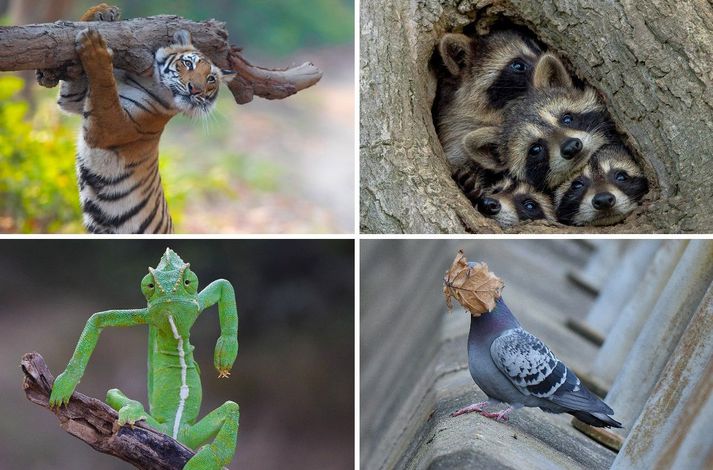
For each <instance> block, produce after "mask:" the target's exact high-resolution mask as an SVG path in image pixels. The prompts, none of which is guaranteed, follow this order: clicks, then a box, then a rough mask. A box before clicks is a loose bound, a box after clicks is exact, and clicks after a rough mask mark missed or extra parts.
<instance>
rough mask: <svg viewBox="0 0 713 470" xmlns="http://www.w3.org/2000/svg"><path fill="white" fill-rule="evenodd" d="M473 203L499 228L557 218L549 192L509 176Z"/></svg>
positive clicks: (552, 220)
mask: <svg viewBox="0 0 713 470" xmlns="http://www.w3.org/2000/svg"><path fill="white" fill-rule="evenodd" d="M475 206H476V207H477V208H478V211H479V212H480V213H481V214H483V215H484V216H485V217H488V218H491V219H494V220H495V221H496V222H497V223H498V224H500V226H501V227H512V226H513V225H517V224H520V223H522V222H525V221H528V220H546V221H548V222H555V220H556V219H555V215H554V210H553V207H552V199H551V198H550V197H549V196H548V195H546V194H544V193H542V192H539V191H537V190H536V189H535V188H534V187H532V186H531V185H529V184H527V183H525V182H523V181H517V180H516V179H515V178H512V177H511V176H507V177H505V178H503V179H502V180H501V181H500V182H499V183H498V184H495V185H493V186H491V187H490V188H488V189H486V190H485V191H484V192H483V193H482V195H481V196H480V198H479V199H478V201H477V204H475Z"/></svg>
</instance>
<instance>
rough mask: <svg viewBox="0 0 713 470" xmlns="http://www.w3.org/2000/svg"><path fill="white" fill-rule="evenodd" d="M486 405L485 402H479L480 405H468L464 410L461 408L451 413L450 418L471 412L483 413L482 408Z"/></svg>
mask: <svg viewBox="0 0 713 470" xmlns="http://www.w3.org/2000/svg"><path fill="white" fill-rule="evenodd" d="M487 404H488V402H487V401H481V402H480V403H473V404H472V405H468V406H466V407H465V408H461V409H460V410H458V411H454V412H453V413H451V416H452V417H456V416H460V415H464V414H466V413H473V412H476V413H484V411H483V407H484V406H485V405H487Z"/></svg>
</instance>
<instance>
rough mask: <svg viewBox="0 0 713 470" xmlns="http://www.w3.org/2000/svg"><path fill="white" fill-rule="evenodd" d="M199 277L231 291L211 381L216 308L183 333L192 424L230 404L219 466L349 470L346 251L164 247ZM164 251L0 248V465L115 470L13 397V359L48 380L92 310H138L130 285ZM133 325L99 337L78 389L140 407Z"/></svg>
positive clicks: (135, 285)
mask: <svg viewBox="0 0 713 470" xmlns="http://www.w3.org/2000/svg"><path fill="white" fill-rule="evenodd" d="M170 247H171V248H172V249H174V250H175V251H176V252H177V253H178V254H179V255H180V256H181V257H182V258H183V260H184V261H186V262H190V263H191V269H192V270H193V271H194V272H195V273H196V274H197V275H198V279H199V284H200V285H199V288H203V287H205V286H206V285H208V284H209V283H210V282H211V281H213V280H215V279H218V278H225V279H228V280H229V281H230V282H231V283H232V284H233V286H234V287H235V291H236V297H237V305H238V314H239V334H238V339H239V344H240V350H239V353H238V358H237V360H236V362H235V366H234V367H233V370H232V375H231V377H230V378H229V379H227V380H226V379H221V380H218V379H217V373H216V372H215V369H214V367H213V350H214V347H215V342H216V340H217V339H218V335H219V332H220V330H219V324H218V315H217V307H211V308H210V309H207V310H206V311H204V312H203V314H202V315H201V316H200V317H199V319H198V321H197V322H196V324H195V325H194V327H193V329H192V330H191V343H192V344H193V345H194V346H195V348H196V349H195V358H196V361H197V362H198V364H199V366H200V369H201V372H202V373H201V380H202V383H203V404H202V406H201V414H200V417H202V416H204V415H205V414H206V413H208V412H209V411H212V410H213V409H215V408H216V407H218V406H220V405H221V404H222V403H224V402H225V401H226V400H234V401H236V402H237V403H239V404H240V411H241V418H240V431H239V437H238V447H237V452H236V457H235V459H234V460H233V463H232V465H231V466H230V468H231V469H242V468H249V469H285V468H290V469H296V470H300V469H316V468H318V469H324V470H331V469H352V468H354V243H353V241H350V240H343V241H334V240H332V241H316V240H312V241H299V240H290V241H286V240H281V241H245V240H241V241H235V240H233V241H226V240H201V241H188V240H172V241H171V243H170ZM165 249H166V243H165V242H159V241H154V240H141V241H138V240H131V241H128V240H111V241H108V240H107V241H104V240H61V241H58V240H53V241H50V240H42V241H39V240H34V241H26V240H4V241H2V242H0V281H1V282H2V285H3V288H2V290H0V370H2V374H1V375H0V397H2V400H1V401H0V414H1V415H2V417H3V419H2V420H0V468H3V469H11V468H12V469H15V468H22V469H26V470H40V469H42V470H45V469H48V468H52V469H57V470H60V469H78V468H81V469H87V468H101V469H103V470H114V469H117V470H118V469H125V468H127V464H126V463H124V462H122V461H120V460H118V459H115V458H113V457H110V456H107V455H104V454H101V453H98V452H96V451H94V450H92V449H91V448H90V447H89V446H87V445H86V444H85V443H83V442H81V441H80V440H78V439H76V438H74V437H72V436H70V435H69V434H67V433H66V432H64V431H62V430H61V429H60V428H59V425H58V421H57V419H56V417H55V416H54V415H53V414H52V413H50V412H49V411H48V410H46V409H44V408H41V407H39V406H36V405H33V404H32V403H30V402H29V401H27V400H26V399H25V395H24V393H23V392H22V387H21V378H22V373H21V372H20V369H19V362H20V357H21V356H22V354H24V353H26V352H29V351H33V350H35V351H38V352H39V353H41V354H42V355H43V356H44V358H45V360H46V361H47V363H48V365H49V367H50V369H51V370H52V372H53V374H55V376H56V375H57V374H59V373H60V372H61V371H62V370H63V369H64V367H66V365H67V362H68V360H69V358H70V356H71V354H72V351H73V350H74V347H75V345H76V343H77V340H78V339H79V335H80V333H81V332H82V328H84V324H85V322H86V321H87V319H88V318H89V316H91V314H92V313H94V312H97V311H102V310H107V309H113V308H141V307H143V306H145V305H146V301H145V299H144V298H143V296H142V295H141V291H140V290H139V285H140V282H141V279H142V278H143V276H144V275H145V273H147V267H148V266H156V264H157V263H158V261H159V259H160V257H161V255H162V254H163V252H164V251H165ZM147 335H148V330H147V329H146V328H145V327H134V328H107V329H106V330H104V332H103V333H102V335H101V337H100V339H99V343H98V346H97V348H96V350H95V352H94V354H93V356H92V358H91V359H90V361H89V365H88V366H87V369H86V372H85V375H84V378H83V379H82V382H81V383H80V384H79V386H78V389H77V390H78V391H80V392H82V393H84V394H87V395H90V396H93V397H97V398H99V399H101V400H104V397H105V395H106V391H107V390H108V389H110V388H113V387H119V388H121V390H122V391H124V392H125V393H126V394H127V395H128V396H129V397H131V398H133V399H136V400H139V401H141V402H142V403H144V404H145V405H146V396H147V391H146V359H147V351H146V344H147V338H148V336H147Z"/></svg>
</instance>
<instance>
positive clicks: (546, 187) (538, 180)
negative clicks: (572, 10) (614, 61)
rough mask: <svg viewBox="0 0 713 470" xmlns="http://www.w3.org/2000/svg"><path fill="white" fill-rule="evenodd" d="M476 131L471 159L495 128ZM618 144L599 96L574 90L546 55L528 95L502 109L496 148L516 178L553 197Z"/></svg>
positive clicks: (557, 63)
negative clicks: (601, 150) (596, 157)
mask: <svg viewBox="0 0 713 470" xmlns="http://www.w3.org/2000/svg"><path fill="white" fill-rule="evenodd" d="M479 131H480V134H479V135H475V134H472V133H471V134H469V136H468V139H465V144H466V149H467V151H468V152H469V153H470V154H471V155H473V156H474V157H475V156H477V155H479V154H481V153H482V151H483V149H488V148H490V147H492V145H493V139H492V137H490V136H489V133H492V132H495V131H497V129H492V130H488V129H480V130H479ZM616 139H617V137H616V135H615V133H614V127H613V124H612V122H611V119H610V118H609V115H608V113H607V111H606V107H605V106H604V103H603V102H602V100H601V99H600V98H599V96H598V94H597V92H596V91H595V90H594V89H593V88H591V87H586V88H584V89H579V88H576V87H574V86H573V85H572V79H571V78H570V76H569V74H568V73H567V71H566V70H565V68H564V66H563V65H562V63H561V62H560V61H559V59H557V57H555V56H554V55H552V54H549V53H548V54H544V55H543V56H542V57H541V58H540V60H539V61H538V62H537V65H536V67H535V70H534V72H533V84H532V88H531V89H530V91H529V92H528V93H527V94H526V95H524V96H522V97H519V98H517V99H515V100H513V101H512V102H511V103H510V104H509V105H508V106H507V107H506V109H505V112H504V120H503V124H502V127H501V128H500V130H499V137H498V139H497V143H498V154H499V155H500V156H501V159H502V160H503V161H506V162H507V167H508V170H509V171H510V173H511V174H512V175H513V176H514V177H515V178H517V179H519V180H522V181H527V182H528V183H530V184H531V185H533V186H534V187H535V188H536V189H537V190H538V191H546V192H549V193H552V192H553V191H554V190H555V189H556V188H557V187H558V186H559V185H560V184H562V182H563V181H565V180H566V179H568V178H569V177H570V176H572V175H573V174H576V173H577V172H578V171H579V170H581V169H582V168H583V167H584V166H585V165H586V163H587V161H588V160H589V158H590V157H591V156H592V155H593V154H594V153H595V152H596V151H597V150H599V148H600V147H601V146H603V145H605V144H609V143H613V142H615V141H616Z"/></svg>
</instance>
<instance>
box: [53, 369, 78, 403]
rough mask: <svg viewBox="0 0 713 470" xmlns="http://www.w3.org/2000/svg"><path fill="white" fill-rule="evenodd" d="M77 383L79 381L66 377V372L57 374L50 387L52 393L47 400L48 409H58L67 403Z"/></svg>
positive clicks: (69, 376)
mask: <svg viewBox="0 0 713 470" xmlns="http://www.w3.org/2000/svg"><path fill="white" fill-rule="evenodd" d="M78 382H79V380H77V379H75V378H74V377H73V376H71V375H68V374H67V371H64V372H62V373H61V374H59V375H58V376H57V378H56V379H54V384H53V385H52V393H51V394H50V399H49V405H50V408H55V407H56V408H59V407H61V406H62V405H66V404H67V403H69V399H70V398H72V393H74V389H75V388H76V387H77V383H78Z"/></svg>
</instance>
